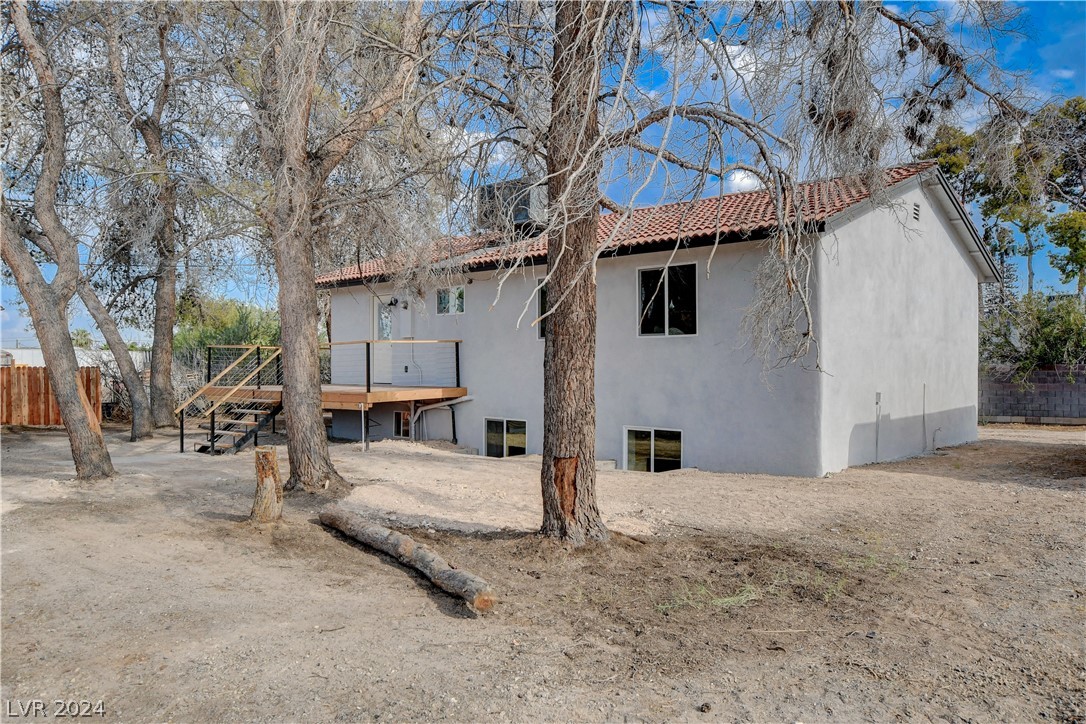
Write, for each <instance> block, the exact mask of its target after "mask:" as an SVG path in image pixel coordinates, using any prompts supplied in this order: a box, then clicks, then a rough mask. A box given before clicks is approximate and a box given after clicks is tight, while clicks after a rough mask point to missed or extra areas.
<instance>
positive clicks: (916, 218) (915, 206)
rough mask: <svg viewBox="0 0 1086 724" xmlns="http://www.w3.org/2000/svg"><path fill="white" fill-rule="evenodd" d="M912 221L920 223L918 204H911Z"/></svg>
mask: <svg viewBox="0 0 1086 724" xmlns="http://www.w3.org/2000/svg"><path fill="white" fill-rule="evenodd" d="M913 221H920V204H915V203H914V204H913Z"/></svg>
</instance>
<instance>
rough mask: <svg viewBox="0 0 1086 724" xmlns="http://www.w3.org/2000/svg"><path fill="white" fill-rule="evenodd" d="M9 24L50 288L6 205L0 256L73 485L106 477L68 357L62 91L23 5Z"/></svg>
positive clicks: (75, 253) (94, 427)
mask: <svg viewBox="0 0 1086 724" xmlns="http://www.w3.org/2000/svg"><path fill="white" fill-rule="evenodd" d="M8 7H9V10H10V14H11V20H12V22H13V24H14V25H15V28H16V31H17V33H18V35H19V40H20V41H21V42H22V45H23V48H24V49H25V50H26V53H27V56H28V57H29V58H30V63H31V65H32V66H33V67H34V75H35V76H36V78H37V81H38V88H39V89H40V92H41V99H42V120H43V122H44V124H45V127H44V135H43V137H42V154H41V170H40V173H39V175H38V180H37V184H36V185H35V187H34V216H35V218H36V219H37V221H38V224H40V225H41V229H42V232H43V233H42V234H41V235H37V234H35V237H36V239H37V240H36V241H35V242H34V243H35V244H36V245H37V246H38V247H39V248H40V249H41V250H42V251H43V252H44V253H45V254H46V255H47V256H48V257H49V258H50V261H52V262H53V263H54V264H56V273H55V274H54V275H53V279H52V281H51V282H46V281H45V278H44V277H43V276H42V273H41V269H40V268H39V267H38V264H37V262H36V261H35V260H34V257H33V256H32V255H31V254H30V251H29V250H28V249H27V248H26V246H24V245H23V241H22V239H21V238H20V234H21V232H19V231H17V229H16V227H15V225H14V223H13V221H12V220H11V218H10V217H9V209H8V208H7V206H6V204H5V205H4V208H3V209H2V212H0V255H2V257H3V259H4V262H5V263H6V264H7V265H8V268H9V269H11V273H12V275H14V277H15V283H16V285H18V287H19V292H20V293H21V294H22V296H23V300H24V301H25V302H26V305H27V307H28V308H29V309H30V318H31V319H32V320H33V322H34V331H35V333H36V334H37V336H38V342H39V343H40V344H41V351H42V356H43V357H45V365H46V367H47V368H48V370H49V381H50V384H51V386H52V389H53V395H54V397H56V400H57V407H59V408H60V414H61V416H62V417H63V418H64V426H65V428H67V430H68V441H69V443H70V445H71V447H72V459H73V460H74V461H75V474H76V476H77V477H79V478H83V479H93V478H105V477H109V476H110V475H112V474H113V462H112V461H111V460H110V458H109V451H108V450H107V449H106V442H105V439H104V438H103V437H102V426H101V425H99V424H98V418H97V417H96V416H95V414H94V412H93V411H92V410H91V406H90V401H89V400H88V399H87V395H86V393H85V392H84V391H83V388H82V387H80V386H79V362H78V361H77V360H76V358H75V348H74V347H73V346H72V338H71V334H70V333H69V332H68V318H67V308H68V302H69V301H71V298H72V295H73V294H74V293H75V291H76V288H77V286H78V285H79V283H80V282H79V277H80V268H79V265H80V261H79V245H78V243H77V241H76V239H75V237H73V236H72V234H71V233H70V232H69V231H68V229H67V228H66V227H65V226H64V223H63V221H62V220H61V218H60V214H58V213H57V209H56V198H57V190H58V188H59V186H60V179H61V176H62V175H63V172H64V165H65V157H64V150H65V143H66V133H67V123H66V121H65V118H64V104H63V102H62V99H61V95H60V88H61V85H60V83H59V82H57V78H56V73H54V72H53V66H52V62H51V61H50V59H49V54H48V53H47V52H46V46H44V45H43V44H42V43H41V42H40V41H39V40H38V38H37V36H36V35H35V33H34V28H33V26H32V25H31V23H30V17H29V14H28V12H27V7H26V2H24V1H23V0H18V1H16V2H12V3H10V4H9V6H8Z"/></svg>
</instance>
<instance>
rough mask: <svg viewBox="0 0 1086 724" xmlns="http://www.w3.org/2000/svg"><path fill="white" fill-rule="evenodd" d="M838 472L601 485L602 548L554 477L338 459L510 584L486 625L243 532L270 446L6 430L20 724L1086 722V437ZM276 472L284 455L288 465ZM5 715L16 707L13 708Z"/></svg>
mask: <svg viewBox="0 0 1086 724" xmlns="http://www.w3.org/2000/svg"><path fill="white" fill-rule="evenodd" d="M981 437H982V439H981V441H980V442H978V443H975V444H972V445H967V446H964V447H959V448H954V449H948V450H942V451H939V452H938V453H937V454H935V455H931V456H928V457H923V458H918V459H913V460H906V461H901V462H896V463H889V464H881V465H872V466H867V467H862V468H856V469H851V470H848V471H845V472H843V473H840V474H837V475H834V476H831V477H828V478H823V479H798V478H781V477H770V476H760V475H717V474H710V473H704V472H699V471H696V470H681V471H675V472H671V473H664V474H659V475H652V474H645V473H625V472H616V471H604V472H601V473H600V480H599V497H600V505H601V508H602V510H603V513H604V516H605V518H606V520H607V522H608V524H609V526H610V527H611V528H612V530H614V531H616V535H615V537H614V540H613V542H612V543H611V544H610V545H607V546H592V547H587V548H585V549H580V550H575V551H571V550H567V549H565V548H563V547H562V546H560V545H557V544H555V543H553V542H550V541H546V540H542V539H540V538H538V537H536V536H535V535H533V533H532V532H531V531H532V529H533V528H534V527H536V526H537V525H538V522H539V516H540V512H539V511H540V499H539V492H538V489H537V488H538V471H539V460H538V458H536V459H532V458H521V459H510V460H493V459H487V458H479V457H474V456H468V455H464V454H461V453H459V452H457V451H455V450H453V449H450V448H449V447H448V446H440V445H431V446H427V445H422V444H411V443H406V442H389V443H379V444H375V445H373V446H372V448H371V451H370V452H368V453H365V452H363V450H362V448H361V446H360V445H358V444H337V445H335V446H334V448H333V451H334V458H335V460H336V463H337V465H338V466H339V469H340V471H341V472H342V473H343V474H344V475H345V477H347V479H348V480H350V481H351V482H353V483H355V484H356V486H357V487H355V488H354V489H353V490H352V491H351V492H350V493H349V494H348V495H347V497H346V498H345V499H343V500H342V501H341V502H342V503H343V504H344V505H348V506H351V507H353V508H356V509H357V510H359V511H362V512H364V513H366V514H367V515H370V516H372V517H374V518H375V519H377V520H380V521H385V522H387V523H389V524H390V525H393V526H395V527H397V528H399V529H402V530H406V531H407V532H409V533H411V534H412V535H414V536H415V537H416V538H418V539H419V540H421V541H423V542H426V543H428V544H430V545H432V546H433V547H435V548H436V549H437V550H438V551H439V552H440V553H441V554H442V555H444V556H445V558H447V559H448V560H449V561H450V562H452V563H453V564H454V565H457V566H460V567H463V568H466V569H468V570H470V571H472V572H474V573H476V574H478V575H480V576H483V577H484V578H486V579H488V580H489V581H491V583H492V584H493V586H494V588H495V589H496V591H497V593H498V595H499V597H500V602H499V603H498V605H497V606H496V607H495V609H494V610H493V612H491V613H490V614H488V615H486V616H480V617H477V616H475V615H473V614H472V613H471V612H469V611H467V610H466V609H465V607H464V606H463V605H462V604H461V603H460V602H458V601H457V600H454V599H451V598H449V597H448V596H446V595H445V594H443V593H441V592H440V591H437V590H435V589H434V588H433V587H432V586H431V585H430V584H429V582H428V581H426V580H425V579H422V578H421V577H419V576H417V575H414V574H413V573H412V572H411V571H408V570H406V569H404V568H402V567H401V566H400V565H398V564H397V563H395V562H394V561H392V560H391V559H389V558H386V557H383V556H380V555H377V554H374V553H372V552H370V551H367V550H364V549H363V548H361V547H359V546H356V545H353V544H351V543H350V542H349V541H347V540H346V539H345V538H343V537H341V536H340V535H338V534H335V533H332V532H330V531H328V530H327V529H324V528H322V527H321V526H320V525H319V524H317V523H316V522H315V520H316V512H317V511H318V510H319V509H320V507H321V506H323V505H326V504H328V503H329V502H330V498H329V497H325V496H321V495H306V494H302V495H292V496H290V497H288V500H287V505H286V511H285V515H286V521H285V522H284V523H282V524H281V525H279V526H276V527H264V528H257V527H254V526H251V525H250V524H248V523H247V522H246V517H247V515H248V513H249V508H250V506H251V504H252V494H253V488H254V474H253V455H252V452H251V451H249V452H246V453H243V454H241V455H238V456H236V457H223V458H216V459H212V458H208V457H205V456H202V455H197V454H192V453H190V454H185V455H180V454H178V453H177V452H176V447H175V446H176V442H175V440H174V439H173V438H171V437H169V436H160V437H157V438H155V439H154V440H151V441H147V442H141V443H128V442H125V441H124V440H125V435H124V433H123V432H122V431H121V430H119V429H114V430H112V431H111V432H110V441H111V447H112V450H113V454H114V461H115V463H116V465H117V468H118V469H119V470H120V471H121V474H120V475H119V476H117V477H116V478H114V479H112V480H109V481H105V482H99V483H93V484H79V483H75V482H73V481H72V470H73V469H72V465H71V463H70V460H69V457H68V455H69V453H68V450H67V443H66V439H65V438H64V436H63V434H62V433H60V432H31V431H19V430H8V431H5V433H4V434H3V439H2V452H3V489H2V503H3V514H2V518H0V523H2V526H0V531H2V571H0V572H2V609H0V615H2V634H3V639H2V651H0V653H2V671H0V683H2V692H3V698H4V700H5V701H4V704H3V705H4V711H3V715H4V718H5V719H8V720H15V719H16V718H19V717H17V716H16V715H17V714H18V709H16V707H18V706H22V705H25V703H26V702H30V701H33V700H45V701H46V702H47V705H46V711H47V713H52V708H53V705H52V702H53V701H54V700H56V699H61V700H66V701H67V700H76V701H78V700H86V701H91V702H98V701H101V702H102V703H103V707H104V711H105V716H104V718H105V719H107V720H114V721H118V720H123V721H150V720H155V721H175V720H176V721H234V720H238V721H300V720H311V721H357V720H367V721H368V720H420V719H421V720H433V719H451V720H456V721H468V720H487V721H489V720H516V721H536V720H548V721H551V720H553V721H569V720H578V721H582V720H634V721H642V720H647V721H661V720H691V721H699V720H713V719H722V720H758V721H783V720H789V721H796V720H803V721H811V720H838V721H840V720H879V721H887V720H893V719H907V720H926V719H937V720H947V721H958V720H971V721H975V720H980V721H990V720H1007V721H1027V720H1028V721H1035V720H1055V721H1079V722H1081V721H1084V719H1086V675H1084V664H1086V646H1084V640H1086V638H1084V635H1086V570H1084V555H1083V554H1084V540H1086V535H1084V533H1086V530H1084V528H1086V525H1084V523H1086V430H1084V429H1082V428H1078V429H1070V428H1063V429H1029V428H1024V427H1005V426H1003V427H995V426H992V427H987V428H983V429H982V432H981ZM285 457H286V455H285V450H283V449H280V458H281V461H283V462H282V464H283V465H284V467H285ZM13 711H14V712H15V713H14V714H13Z"/></svg>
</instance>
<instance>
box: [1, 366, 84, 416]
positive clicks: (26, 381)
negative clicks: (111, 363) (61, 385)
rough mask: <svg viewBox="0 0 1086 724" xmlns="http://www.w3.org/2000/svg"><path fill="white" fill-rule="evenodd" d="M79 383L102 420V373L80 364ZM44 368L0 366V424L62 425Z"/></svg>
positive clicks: (58, 409)
mask: <svg viewBox="0 0 1086 724" xmlns="http://www.w3.org/2000/svg"><path fill="white" fill-rule="evenodd" d="M79 382H80V384H81V385H82V386H83V389H84V390H85V391H86V394H87V400H88V401H89V402H90V405H91V409H92V410H94V414H95V416H97V418H98V421H99V422H101V421H102V373H101V371H100V370H99V369H98V368H97V367H80V368H79ZM63 424H64V419H63V418H62V417H61V416H60V408H58V407H57V400H56V398H55V397H53V390H52V388H51V387H50V385H49V373H48V372H47V371H46V369H45V368H44V367H26V366H23V365H20V366H18V367H0V425H26V426H28V427H35V426H45V425H63Z"/></svg>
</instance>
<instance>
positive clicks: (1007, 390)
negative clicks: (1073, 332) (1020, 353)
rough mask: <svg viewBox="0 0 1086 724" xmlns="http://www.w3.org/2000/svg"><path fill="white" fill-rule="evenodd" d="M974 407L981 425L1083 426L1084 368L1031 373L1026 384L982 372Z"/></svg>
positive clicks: (1085, 411) (1085, 417) (1085, 401)
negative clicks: (1013, 423) (976, 408)
mask: <svg viewBox="0 0 1086 724" xmlns="http://www.w3.org/2000/svg"><path fill="white" fill-rule="evenodd" d="M1069 378H1070V379H1069ZM977 404H978V410H977V414H978V416H979V419H980V422H982V423H984V422H1025V423H1039V424H1053V425H1086V365H1072V366H1067V365H1057V366H1056V367H1055V368H1049V369H1038V370H1034V371H1033V373H1032V374H1031V375H1030V376H1029V377H1028V378H1027V380H1026V383H1025V384H1019V383H1017V382H1015V381H1014V380H1008V379H1001V378H998V377H993V376H991V375H988V374H986V373H984V372H982V373H981V375H980V395H979V398H978V403H977Z"/></svg>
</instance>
